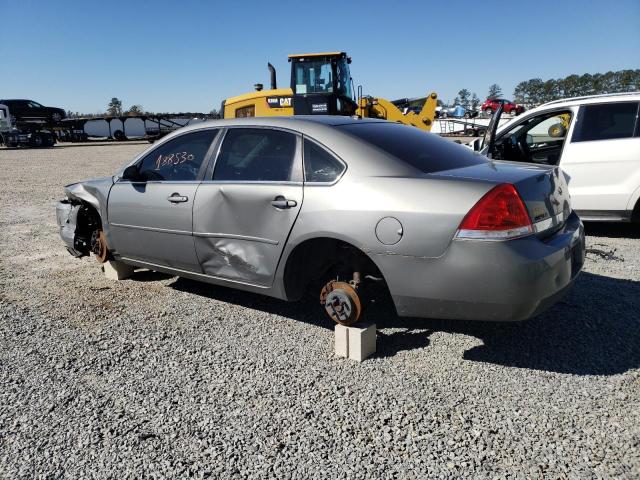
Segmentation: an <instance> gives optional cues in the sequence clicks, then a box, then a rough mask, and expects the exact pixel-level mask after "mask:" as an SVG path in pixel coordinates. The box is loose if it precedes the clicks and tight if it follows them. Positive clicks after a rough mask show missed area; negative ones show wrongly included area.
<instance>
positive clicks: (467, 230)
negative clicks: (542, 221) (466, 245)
mask: <svg viewBox="0 0 640 480" xmlns="http://www.w3.org/2000/svg"><path fill="white" fill-rule="evenodd" d="M532 232H533V226H532V225H531V219H530V218H529V214H528V213H527V209H526V207H525V206H524V203H523V202H522V198H521V197H520V194H519V193H518V191H517V190H516V188H515V187H514V186H513V185H511V184H510V183H503V184H501V185H498V186H496V187H494V188H493V189H491V190H490V191H489V192H488V193H486V194H485V195H484V197H482V198H481V199H480V200H478V203H476V204H475V205H474V206H473V208H472V209H471V210H470V211H469V213H467V215H466V216H465V217H464V219H463V220H462V223H461V224H460V226H459V227H458V231H457V232H456V238H475V239H481V240H506V239H510V238H516V237H522V236H524V235H529V234H530V233H532Z"/></svg>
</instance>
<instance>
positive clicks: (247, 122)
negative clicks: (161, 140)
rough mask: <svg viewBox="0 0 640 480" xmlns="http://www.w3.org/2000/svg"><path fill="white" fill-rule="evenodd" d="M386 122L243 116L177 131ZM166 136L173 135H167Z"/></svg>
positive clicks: (308, 130)
mask: <svg viewBox="0 0 640 480" xmlns="http://www.w3.org/2000/svg"><path fill="white" fill-rule="evenodd" d="M380 122H382V123H387V121H386V120H379V119H375V118H358V117H347V116H340V115H296V116H283V117H244V118H225V119H219V120H207V121H206V122H200V123H196V124H194V125H189V126H185V127H182V128H180V129H179V130H177V132H182V133H184V132H186V131H190V130H200V129H204V128H212V127H232V126H243V127H251V126H256V127H276V128H288V129H292V130H297V131H299V132H301V133H303V134H304V133H308V134H311V133H313V132H315V131H318V130H319V129H320V130H326V129H327V128H331V127H337V126H339V125H350V124H361V123H380ZM167 136H173V134H171V135H167Z"/></svg>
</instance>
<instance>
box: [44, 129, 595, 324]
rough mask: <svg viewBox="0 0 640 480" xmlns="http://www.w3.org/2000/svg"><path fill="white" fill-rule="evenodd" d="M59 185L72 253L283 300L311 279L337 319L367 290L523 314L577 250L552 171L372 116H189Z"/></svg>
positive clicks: (406, 307)
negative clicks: (198, 120)
mask: <svg viewBox="0 0 640 480" xmlns="http://www.w3.org/2000/svg"><path fill="white" fill-rule="evenodd" d="M66 194H67V199H65V200H63V201H61V202H60V203H59V204H58V206H57V219H58V224H59V225H60V233H61V236H62V239H63V240H64V242H65V244H66V246H67V249H68V250H69V252H70V253H71V254H72V255H74V256H76V257H82V256H86V255H89V254H90V253H93V254H94V255H95V257H96V258H97V260H98V261H99V262H106V261H108V260H114V261H119V262H123V263H125V264H128V265H131V266H134V267H141V268H145V269H150V270H154V271H159V272H166V273H169V274H173V275H178V276H182V277H188V278H191V279H195V280H201V281H204V282H209V283H212V284H216V285H223V286H227V287H233V288H238V289H242V290H248V291H251V292H257V293H261V294H264V295H269V296H272V297H276V298H280V299H283V300H290V301H294V300H298V299H300V298H301V297H302V296H303V294H304V292H305V291H308V290H309V289H315V295H318V296H319V297H320V302H321V304H322V306H323V307H324V309H325V311H326V312H327V314H328V315H329V317H331V318H332V319H333V320H335V321H336V322H338V323H341V324H345V325H349V324H352V323H354V322H356V321H358V319H360V318H361V317H362V315H363V311H366V305H367V301H365V300H366V299H367V297H368V295H370V292H374V291H376V286H378V287H379V286H383V287H384V288H385V289H386V291H387V292H388V294H390V297H391V299H392V300H393V303H394V305H395V308H396V310H397V313H398V314H399V315H401V316H417V317H433V318H451V319H476V320H496V321H510V320H524V319H527V318H529V317H531V316H533V315H536V314H537V313H539V312H541V311H542V310H544V309H545V308H547V307H549V306H551V305H553V304H554V303H555V302H557V301H558V300H559V299H560V298H561V296H562V295H563V294H564V293H565V292H566V291H567V290H568V289H569V288H570V286H571V285H572V283H573V281H574V279H575V278H576V275H577V274H578V273H579V271H580V269H581V267H582V264H583V262H584V254H585V245H584V230H583V226H582V223H581V221H580V219H579V218H578V217H577V216H576V214H575V213H574V212H573V211H572V209H571V203H570V198H569V193H568V188H567V184H566V181H565V178H564V175H563V174H562V171H561V170H560V169H559V168H558V167H549V166H540V165H532V164H522V163H520V164H516V163H510V162H501V161H491V160H489V159H487V158H486V157H482V156H480V155H478V154H476V153H473V152H472V151H470V150H469V149H467V148H465V147H462V146H459V145H456V144H454V143H453V142H449V141H448V140H445V139H442V138H440V137H438V136H436V135H431V134H427V133H424V132H422V131H420V130H418V129H416V128H412V127H408V126H404V125H400V124H395V123H391V122H386V121H378V120H369V119H352V118H346V117H323V116H317V117H289V118H245V119H232V120H220V121H212V122H208V123H203V124H199V125H196V126H193V127H187V128H183V129H180V130H178V131H176V132H174V133H173V134H171V135H169V136H167V137H166V138H164V139H163V140H162V141H161V142H158V143H157V144H155V145H153V146H151V147H150V148H149V149H148V150H147V151H145V152H143V153H142V154H140V155H139V156H138V157H137V158H135V159H134V160H133V161H131V162H130V163H129V164H127V165H126V166H124V167H123V168H122V169H121V170H120V171H118V172H116V174H115V175H114V176H113V177H108V178H104V179H98V180H91V181H86V182H81V183H76V184H72V185H69V186H67V187H66Z"/></svg>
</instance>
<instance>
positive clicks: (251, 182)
mask: <svg viewBox="0 0 640 480" xmlns="http://www.w3.org/2000/svg"><path fill="white" fill-rule="evenodd" d="M201 183H202V184H203V185H210V184H220V185H298V186H301V185H303V183H302V182H289V181H272V180H268V181H267V180H203V181H202V182H201Z"/></svg>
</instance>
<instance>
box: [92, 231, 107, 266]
mask: <svg viewBox="0 0 640 480" xmlns="http://www.w3.org/2000/svg"><path fill="white" fill-rule="evenodd" d="M91 252H92V253H93V254H94V255H95V256H96V260H97V261H98V263H105V262H106V261H107V258H109V249H108V248H107V241H106V239H105V236H104V231H103V230H95V231H94V232H93V233H92V234H91Z"/></svg>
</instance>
